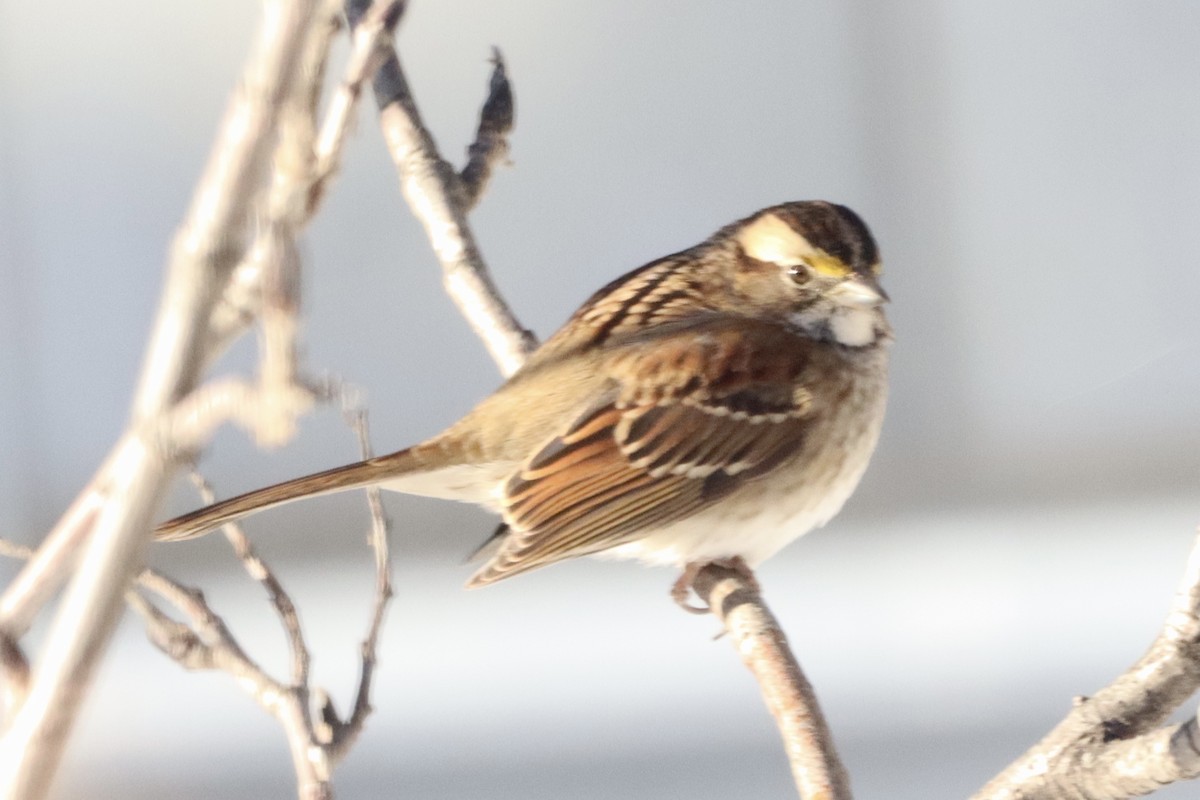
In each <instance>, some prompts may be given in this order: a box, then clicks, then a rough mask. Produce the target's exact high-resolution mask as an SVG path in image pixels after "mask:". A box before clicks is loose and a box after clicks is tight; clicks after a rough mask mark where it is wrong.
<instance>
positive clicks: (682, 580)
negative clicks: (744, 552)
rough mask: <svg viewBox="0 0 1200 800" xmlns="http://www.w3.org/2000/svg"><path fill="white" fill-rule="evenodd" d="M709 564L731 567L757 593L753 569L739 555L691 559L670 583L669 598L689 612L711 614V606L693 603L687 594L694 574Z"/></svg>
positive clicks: (758, 588)
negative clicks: (714, 558)
mask: <svg viewBox="0 0 1200 800" xmlns="http://www.w3.org/2000/svg"><path fill="white" fill-rule="evenodd" d="M709 564H716V565H717V566H719V567H724V568H725V569H731V570H733V571H734V572H736V573H737V574H738V575H740V576H742V578H743V579H745V581H746V582H747V583H749V584H750V586H751V587H752V588H753V589H754V591H755V592H756V593H757V592H758V591H759V590H760V587H759V583H758V578H756V577H754V571H753V570H752V569H750V567H749V565H747V564H746V562H745V561H744V560H743V559H742V557H741V556H734V557H733V558H719V559H716V560H714V561H692V562H689V563H688V564H687V566H685V567H684V568H683V574H682V575H680V576H679V580H677V581H675V583H674V584H672V585H671V599H672V600H674V601H675V604H676V605H678V606H679V607H680V608H682V609H683V610H684V611H686V612H688V613H689V614H711V613H712V608H711V607H710V606H709V605H708V603H705V604H704V605H702V606H697V605H693V604H692V603H690V602H689V601H688V595H689V594H690V593H691V592H692V583H693V582H695V580H696V576H697V575H698V574H700V570H702V569H704V568H705V567H707V566H708V565H709Z"/></svg>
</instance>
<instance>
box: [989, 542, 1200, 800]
mask: <svg viewBox="0 0 1200 800" xmlns="http://www.w3.org/2000/svg"><path fill="white" fill-rule="evenodd" d="M1198 688H1200V537H1197V540H1196V542H1195V544H1194V545H1193V547H1192V551H1191V553H1190V555H1189V556H1188V562H1187V567H1186V569H1185V571H1184V578H1183V580H1182V581H1181V583H1180V586H1179V589H1178V591H1177V592H1176V595H1175V600H1174V602H1173V603H1172V606H1171V611H1170V613H1169V614H1168V615H1167V620H1166V622H1165V624H1164V625H1163V629H1162V632H1161V633H1159V635H1158V637H1157V638H1156V639H1155V640H1154V642H1153V643H1152V644H1151V645H1150V647H1149V649H1148V650H1147V651H1146V653H1145V655H1143V656H1142V657H1141V658H1140V659H1138V661H1137V662H1136V663H1135V664H1134V665H1133V666H1132V667H1130V668H1129V669H1128V670H1126V671H1125V672H1124V673H1122V674H1121V675H1120V676H1118V677H1117V678H1116V680H1114V681H1113V682H1112V683H1110V684H1109V685H1108V686H1106V687H1105V688H1103V689H1101V690H1100V691H1098V692H1096V693H1095V694H1094V695H1092V696H1091V697H1086V698H1079V699H1078V700H1077V702H1076V704H1075V707H1074V708H1072V710H1071V712H1070V713H1069V714H1067V716H1066V717H1065V718H1064V719H1063V721H1062V722H1060V723H1059V724H1058V725H1057V726H1055V727H1054V729H1053V730H1052V731H1050V733H1048V734H1046V736H1045V737H1043V738H1042V740H1041V741H1040V742H1038V743H1037V744H1036V745H1034V746H1033V747H1032V748H1030V749H1029V750H1028V751H1027V752H1026V753H1025V754H1024V755H1022V756H1021V757H1020V758H1018V759H1017V760H1016V761H1014V762H1012V763H1011V764H1010V765H1009V766H1008V767H1006V768H1005V769H1004V771H1003V772H1001V773H1000V774H999V775H997V776H996V777H995V778H993V779H992V780H991V781H989V782H988V784H987V785H986V786H984V787H983V788H982V789H980V790H979V792H977V793H976V794H975V795H973V796H972V800H1041V799H1043V798H1044V799H1045V800H1055V799H1057V798H1063V797H1075V796H1078V797H1087V798H1090V799H1091V800H1105V798H1113V799H1114V800H1115V799H1116V798H1124V797H1130V796H1133V795H1138V794H1145V793H1146V792H1147V791H1152V790H1154V789H1156V788H1159V786H1161V785H1162V783H1163V782H1164V780H1165V779H1167V778H1169V781H1175V780H1182V779H1185V778H1193V777H1197V769H1198V767H1200V765H1198V764H1197V758H1200V756H1198V755H1197V754H1196V752H1195V750H1196V747H1197V740H1195V739H1193V738H1192V737H1193V736H1194V735H1195V732H1196V725H1195V724H1194V720H1189V722H1188V723H1186V724H1184V725H1177V726H1171V727H1167V728H1158V729H1156V726H1158V725H1160V724H1161V723H1162V722H1163V720H1165V719H1166V718H1167V717H1168V716H1169V715H1170V714H1171V712H1172V711H1173V710H1174V709H1176V708H1178V707H1179V706H1180V705H1181V704H1182V703H1184V702H1185V701H1186V700H1187V699H1188V698H1189V697H1191V696H1192V694H1194V693H1195V692H1196V690H1197V689H1198ZM1189 751H1191V752H1189ZM1084 790H1086V792H1087V793H1086V794H1083V793H1082V792H1083V791H1084Z"/></svg>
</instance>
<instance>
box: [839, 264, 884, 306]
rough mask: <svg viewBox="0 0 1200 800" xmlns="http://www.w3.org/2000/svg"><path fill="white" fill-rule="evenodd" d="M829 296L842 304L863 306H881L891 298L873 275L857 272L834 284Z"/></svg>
mask: <svg viewBox="0 0 1200 800" xmlns="http://www.w3.org/2000/svg"><path fill="white" fill-rule="evenodd" d="M830 296H831V297H833V299H834V300H836V301H837V302H838V303H841V304H843V305H847V306H861V307H864V308H874V307H876V306H881V305H883V304H884V303H886V302H888V301H889V300H891V298H890V297H888V294H887V292H885V291H884V290H883V287H882V286H880V285H879V281H878V280H876V278H875V276H874V275H863V274H862V273H857V272H856V273H854V275H852V276H851V277H849V278H846V279H845V280H843V281H842V282H841V283H839V284H838V285H837V286H835V287H834V288H833V291H832V292H830Z"/></svg>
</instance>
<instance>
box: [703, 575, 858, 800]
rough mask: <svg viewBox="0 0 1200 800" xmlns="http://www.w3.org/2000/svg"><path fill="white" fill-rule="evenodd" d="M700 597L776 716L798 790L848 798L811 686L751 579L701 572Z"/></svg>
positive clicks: (822, 797) (827, 798)
mask: <svg viewBox="0 0 1200 800" xmlns="http://www.w3.org/2000/svg"><path fill="white" fill-rule="evenodd" d="M692 586H693V588H694V590H695V592H696V594H697V595H698V596H699V597H700V598H702V599H703V600H705V601H706V602H707V603H708V606H709V608H710V609H712V611H713V613H715V614H716V615H717V617H718V618H719V619H720V620H721V622H722V623H723V624H724V626H725V631H726V633H727V634H728V635H729V638H730V641H731V642H732V643H733V646H734V648H735V649H736V650H737V651H738V654H739V655H741V657H742V662H743V663H745V665H746V667H747V668H748V669H749V670H750V672H752V673H753V674H754V678H755V680H756V681H758V685H759V689H760V690H761V691H762V695H763V700H764V701H766V704H767V708H768V709H770V711H771V714H772V716H774V717H775V724H776V725H777V726H778V727H779V733H780V736H782V738H783V745H784V750H785V751H786V753H787V756H788V762H789V763H790V764H791V767H792V777H793V778H794V779H795V782H796V789H797V790H798V791H799V793H800V796H801V797H802V798H805V800H818V799H819V800H849V798H850V779H849V776H848V775H847V773H846V768H845V767H844V766H842V762H841V760H840V759H839V758H838V754H837V751H836V750H835V749H834V746H833V734H832V733H831V732H830V730H829V726H828V724H826V722H825V717H824V716H823V715H822V714H821V708H820V706H819V705H818V703H817V696H816V692H814V691H813V688H812V684H810V683H809V682H808V680H807V679H806V678H805V677H804V673H803V672H802V671H801V669H800V664H799V662H797V661H796V657H795V656H794V655H792V651H791V649H790V648H789V647H788V643H787V637H786V636H784V633H783V630H782V629H781V628H780V627H779V623H778V622H777V621H776V619H775V617H774V615H772V614H771V611H770V609H768V608H767V605H766V603H765V602H764V601H763V599H762V596H761V595H760V594H759V590H758V587H757V586H755V585H754V583H753V582H752V580H751V579H750V578H749V577H748V575H746V574H744V573H742V572H739V571H738V570H735V569H730V568H729V567H726V566H722V565H719V564H709V565H708V566H706V567H704V568H703V569H701V570H700V571H699V572H698V573H697V574H696V577H695V579H694V580H693V582H692Z"/></svg>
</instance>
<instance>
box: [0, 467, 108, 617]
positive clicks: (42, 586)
mask: <svg viewBox="0 0 1200 800" xmlns="http://www.w3.org/2000/svg"><path fill="white" fill-rule="evenodd" d="M119 449H120V447H119V446H118V447H117V448H114V451H115V450H119ZM111 463H112V456H111V455H110V456H109V458H108V460H107V461H106V462H105V463H104V464H103V465H102V466H101V467H100V469H99V470H97V471H96V475H95V476H94V477H93V478H92V479H91V481H89V482H88V485H87V486H86V487H84V489H83V491H82V492H80V493H79V496H78V497H76V498H75V500H74V501H73V502H72V503H71V505H70V507H69V508H68V509H67V510H66V513H64V514H63V515H62V518H61V519H59V521H58V522H57V523H56V524H55V526H54V528H53V530H51V531H50V533H49V534H48V535H47V536H46V538H45V540H44V541H43V542H42V544H41V546H40V547H38V550H37V552H36V553H34V555H33V557H32V558H31V559H30V560H29V562H28V563H27V564H26V565H25V567H24V569H22V570H21V572H20V573H19V574H18V575H17V577H16V579H15V580H13V582H12V583H11V584H9V586H8V588H7V589H6V590H5V591H4V596H3V598H0V631H3V632H4V634H5V635H7V636H10V637H12V638H14V639H15V638H20V637H21V636H23V635H24V634H25V631H27V630H29V625H30V624H31V623H32V622H33V618H34V616H35V615H36V614H37V612H38V609H40V608H41V607H42V604H43V603H45V602H46V600H47V599H48V598H49V597H50V595H52V594H54V592H55V591H56V590H57V589H58V587H59V586H61V585H62V583H63V581H65V580H66V578H67V575H68V574H69V573H70V570H71V568H72V566H74V564H75V557H76V556H77V555H78V554H79V551H80V549H81V548H82V544H81V543H82V542H83V541H84V540H85V539H86V538H87V535H88V533H89V532H90V531H91V529H92V525H93V524H94V523H95V521H96V515H97V514H98V513H99V511H100V509H101V507H102V506H103V505H104V498H105V492H106V489H105V484H106V483H107V480H108V477H107V476H108V470H109V467H110V465H111Z"/></svg>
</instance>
